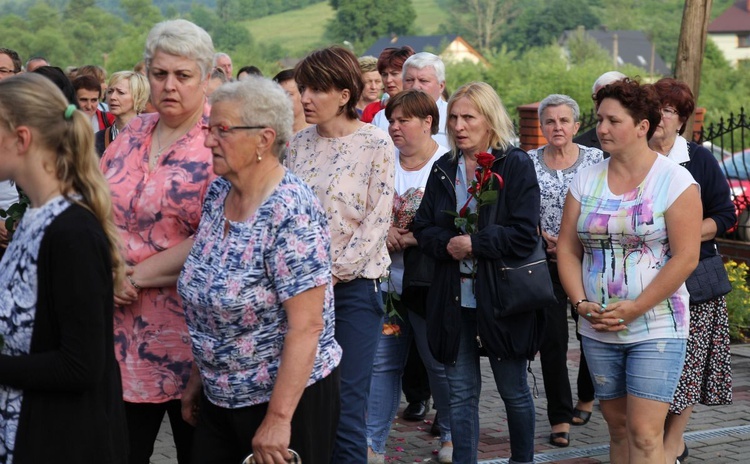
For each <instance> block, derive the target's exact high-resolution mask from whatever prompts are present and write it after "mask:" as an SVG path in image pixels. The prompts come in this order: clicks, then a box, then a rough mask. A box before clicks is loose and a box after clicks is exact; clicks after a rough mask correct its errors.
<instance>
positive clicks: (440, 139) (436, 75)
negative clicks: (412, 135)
mask: <svg viewBox="0 0 750 464" xmlns="http://www.w3.org/2000/svg"><path fill="white" fill-rule="evenodd" d="M401 72H402V74H403V85H404V90H409V89H417V90H421V91H423V92H424V93H426V94H427V95H429V96H431V97H432V98H434V99H435V103H437V107H438V112H439V113H440V129H438V133H437V134H435V135H433V136H432V138H433V140H435V141H436V142H437V143H439V144H440V145H442V146H444V147H450V144H449V143H448V134H447V132H446V130H445V126H446V123H447V122H448V121H447V120H448V102H446V101H445V100H443V90H444V89H445V64H444V63H443V60H441V59H440V57H439V56H437V55H433V54H432V53H428V52H420V53H416V54H414V55H412V56H410V57H409V59H407V60H406V61H405V62H404V67H403V68H402V70H401ZM372 123H373V124H374V125H376V126H378V127H380V128H381V129H383V130H385V131H388V120H387V119H386V118H385V110H381V111H380V112H378V114H376V115H375V118H374V119H373V120H372Z"/></svg>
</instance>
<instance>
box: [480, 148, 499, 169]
mask: <svg viewBox="0 0 750 464" xmlns="http://www.w3.org/2000/svg"><path fill="white" fill-rule="evenodd" d="M494 162H495V157H494V156H492V154H491V153H486V152H485V153H479V154H478V155H477V164H478V165H479V166H481V167H483V168H484V169H489V168H490V167H492V163H494Z"/></svg>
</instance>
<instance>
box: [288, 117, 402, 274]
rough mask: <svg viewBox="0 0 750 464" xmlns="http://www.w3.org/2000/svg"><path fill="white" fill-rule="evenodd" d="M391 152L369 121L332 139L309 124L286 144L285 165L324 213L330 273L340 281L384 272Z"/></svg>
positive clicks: (385, 138) (388, 142)
mask: <svg viewBox="0 0 750 464" xmlns="http://www.w3.org/2000/svg"><path fill="white" fill-rule="evenodd" d="M394 153H395V147H394V146H393V142H391V138H390V137H389V136H388V134H386V133H385V132H383V131H382V130H381V129H378V128H377V127H375V126H373V125H371V124H365V125H363V126H362V127H360V128H359V129H357V130H356V131H355V132H354V133H352V134H350V135H347V136H345V137H337V138H327V137H321V136H320V135H318V131H317V127H316V126H310V127H308V128H306V129H302V130H301V131H299V132H298V133H297V135H295V137H294V138H293V139H292V141H291V142H290V143H289V147H288V152H287V158H286V166H287V167H288V168H289V169H290V170H291V171H292V172H293V173H294V174H296V175H297V176H299V177H300V178H301V179H302V180H304V181H305V182H307V184H308V185H309V186H310V187H311V188H312V189H313V191H314V192H315V194H316V195H317V196H318V198H319V199H320V202H321V203H322V204H323V208H324V209H325V211H326V214H327V215H328V224H329V226H330V228H331V256H332V258H333V275H334V276H335V277H337V278H338V279H339V280H341V281H344V282H348V281H350V280H353V279H357V278H365V279H378V278H380V277H382V276H384V275H386V274H387V271H388V265H389V264H390V263H391V259H390V257H389V256H388V250H387V248H386V243H385V239H386V236H387V235H388V228H389V227H390V225H391V208H392V207H393V182H394V163H395V155H394Z"/></svg>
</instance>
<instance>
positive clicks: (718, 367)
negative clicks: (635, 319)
mask: <svg viewBox="0 0 750 464" xmlns="http://www.w3.org/2000/svg"><path fill="white" fill-rule="evenodd" d="M696 403H700V404H705V405H708V406H714V405H720V404H731V403H732V365H731V357H730V354H729V317H728V315H727V301H726V299H725V298H724V297H723V296H722V297H719V298H716V299H713V300H709V301H706V302H705V303H700V304H697V305H692V306H690V336H689V337H688V341H687V351H686V354H685V366H684V367H683V368H682V376H681V377H680V382H679V383H678V384H677V391H675V394H674V398H673V399H672V404H671V405H670V407H669V412H671V413H673V414H680V412H682V410H684V409H685V408H687V407H688V406H692V405H694V404H696Z"/></svg>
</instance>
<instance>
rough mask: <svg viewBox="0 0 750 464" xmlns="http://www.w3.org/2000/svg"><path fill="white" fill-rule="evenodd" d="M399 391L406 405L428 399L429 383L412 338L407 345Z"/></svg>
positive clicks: (429, 393)
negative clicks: (407, 349) (407, 352)
mask: <svg viewBox="0 0 750 464" xmlns="http://www.w3.org/2000/svg"><path fill="white" fill-rule="evenodd" d="M401 390H402V391H403V392H404V396H405V397H406V402H407V403H416V402H418V401H427V400H429V399H430V395H431V394H432V392H430V381H429V379H428V378H427V368H426V367H424V363H423V362H422V358H421V357H420V356H419V351H418V350H417V343H416V342H415V341H414V339H413V338H412V341H411V345H409V355H408V357H407V358H406V365H405V366H404V373H403V374H402V375H401Z"/></svg>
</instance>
